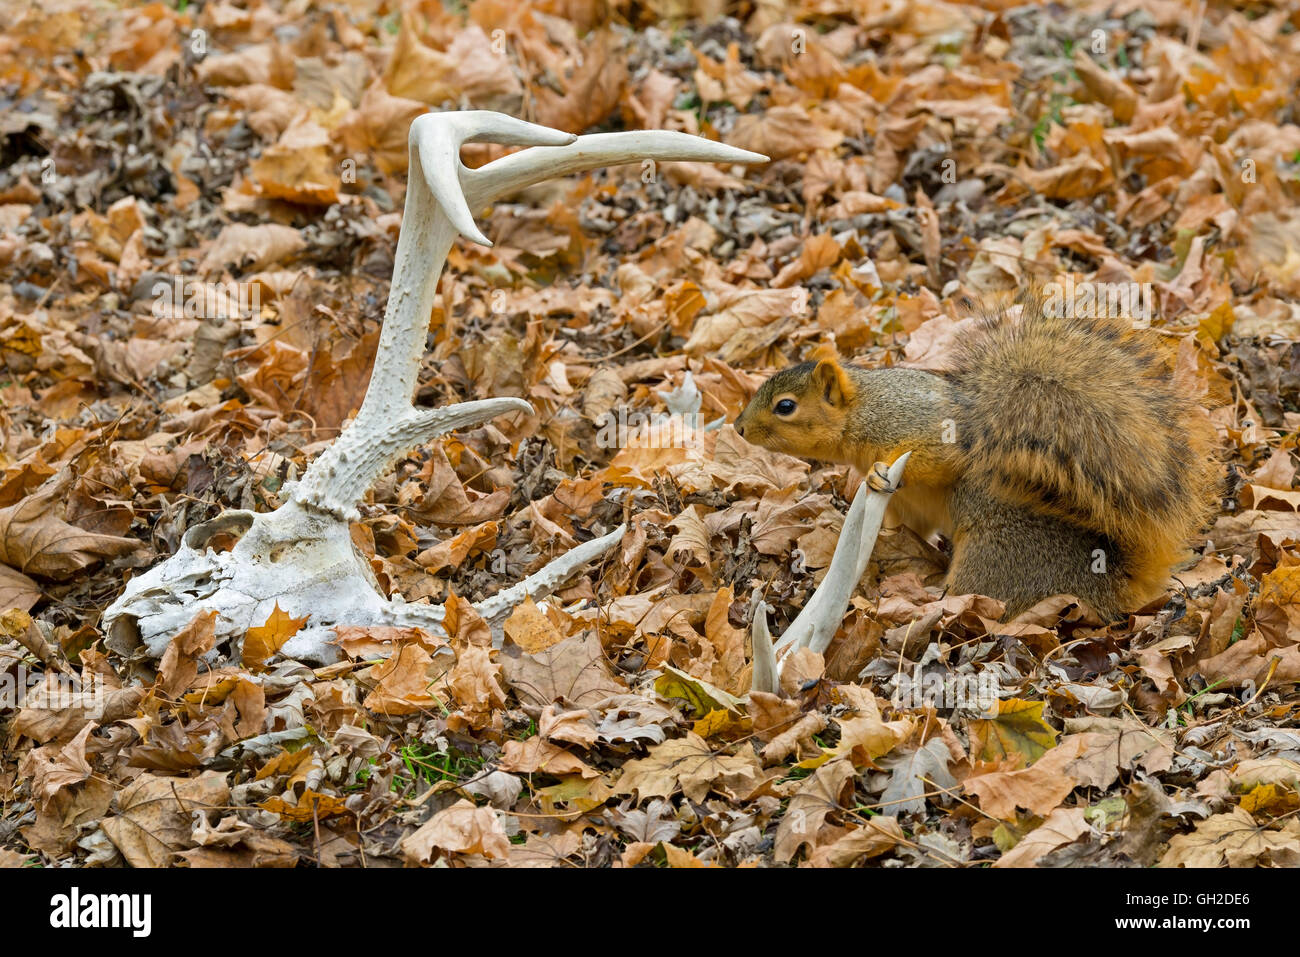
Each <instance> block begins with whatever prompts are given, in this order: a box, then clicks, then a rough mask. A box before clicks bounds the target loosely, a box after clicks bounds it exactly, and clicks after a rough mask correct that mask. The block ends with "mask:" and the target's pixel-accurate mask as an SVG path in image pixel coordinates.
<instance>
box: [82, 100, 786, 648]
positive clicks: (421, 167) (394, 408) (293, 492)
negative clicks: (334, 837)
mask: <svg viewBox="0 0 1300 957" xmlns="http://www.w3.org/2000/svg"><path fill="white" fill-rule="evenodd" d="M481 141H490V142H496V143H505V144H511V145H523V146H530V147H532V148H531V149H527V150H523V151H521V152H518V153H515V154H512V155H510V156H506V157H503V158H501V159H498V160H496V161H494V162H492V163H489V164H487V165H486V166H484V167H482V168H481V169H476V170H470V169H467V168H466V167H465V166H464V165H463V164H462V163H461V161H460V148H461V146H462V145H463V144H465V143H470V142H481ZM409 143H410V159H411V162H410V180H409V185H408V187H407V193H406V208H405V212H404V213H403V221H402V232H401V235H400V237H399V238H398V242H397V253H396V257H395V262H394V267H393V282H392V288H391V291H390V293H389V299H388V308H387V311H386V312H385V315H384V326H383V330H382V332H381V335H380V341H379V349H378V352H377V354H376V358H375V367H374V370H373V372H372V373H371V377H370V384H369V386H368V388H367V390H366V396H365V399H364V400H363V402H362V405H361V409H360V411H359V412H358V413H357V416H356V418H355V419H354V420H353V422H352V424H351V425H350V426H349V427H348V428H347V429H345V430H344V431H343V433H342V434H341V435H339V437H338V438H337V439H336V440H335V441H334V442H333V444H331V445H330V447H329V448H327V449H326V450H325V451H324V452H323V453H322V454H321V455H320V456H319V457H318V458H317V459H316V460H315V461H314V462H312V463H311V465H310V466H309V467H308V468H307V471H306V472H305V473H304V475H303V477H302V480H301V481H300V482H298V483H296V484H295V485H292V486H286V489H285V492H286V495H287V500H286V501H285V503H284V504H283V505H281V506H280V507H279V508H278V509H276V510H275V511H273V512H265V513H256V514H255V513H252V512H246V511H228V512H225V513H223V514H222V515H220V516H218V517H217V518H216V519H214V520H213V521H212V522H208V523H205V524H204V525H201V526H197V527H195V528H192V529H190V530H189V531H188V532H187V533H186V535H185V537H184V541H183V543H182V546H181V548H180V549H179V550H178V551H177V552H176V554H175V555H173V556H172V557H171V558H169V559H167V560H166V561H164V562H162V563H161V564H159V565H156V566H154V567H153V568H152V569H150V570H149V571H148V572H146V573H145V574H143V575H140V576H138V577H136V578H134V579H132V580H131V581H130V582H129V583H128V584H127V587H126V589H125V590H124V591H123V593H122V595H121V596H120V597H119V598H118V599H117V601H115V602H114V603H113V604H112V605H111V606H110V607H109V608H108V609H107V610H106V611H105V612H104V625H105V627H106V629H107V630H108V631H109V632H110V638H109V641H110V644H112V645H113V646H114V647H115V648H117V649H118V650H119V651H121V652H123V653H128V652H129V651H131V650H132V649H133V648H134V647H135V646H136V645H137V644H139V643H141V642H143V644H144V646H145V650H146V653H147V654H149V655H151V656H153V657H158V656H160V655H161V654H162V653H163V651H164V650H165V648H166V646H167V644H168V642H170V640H171V638H172V636H173V635H174V634H175V633H176V632H177V631H178V630H179V629H180V628H181V627H183V626H184V625H185V624H187V623H188V622H189V621H190V620H192V619H193V618H194V616H195V615H196V614H198V613H200V612H203V611H216V612H217V613H218V625H217V628H218V634H219V635H220V636H221V637H223V638H228V637H237V636H238V635H242V634H243V633H244V632H245V631H246V630H247V629H248V628H249V627H250V626H252V625H255V624H261V623H262V622H264V621H266V619H267V617H268V616H269V614H270V613H271V611H272V609H273V608H274V607H276V606H277V605H278V606H279V607H280V608H281V609H282V610H284V611H286V612H288V613H289V614H290V615H294V616H297V617H301V616H304V615H306V616H308V623H307V625H306V627H304V628H303V629H302V630H301V631H300V632H298V634H296V635H294V636H293V638H292V639H290V641H289V643H287V644H286V645H285V646H284V647H283V648H282V651H283V652H284V653H285V654H288V655H293V656H296V657H301V658H305V659H308V660H313V659H314V660H318V661H330V660H333V658H334V657H336V656H337V649H336V648H335V646H334V645H333V638H334V632H333V630H332V626H333V625H336V624H357V625H369V624H412V625H420V626H423V627H428V628H432V629H435V630H441V629H440V625H441V621H442V618H443V609H442V607H441V606H437V605H420V604H408V603H407V602H405V601H404V600H402V598H401V596H400V595H399V596H394V597H393V598H392V599H391V600H390V599H389V598H387V597H385V596H384V595H382V594H381V593H380V591H379V588H378V584H377V582H376V581H375V577H374V575H373V573H372V572H371V570H370V566H369V563H368V562H367V561H366V559H365V558H364V556H362V555H361V554H360V553H359V552H358V551H357V550H356V548H355V546H354V545H353V544H352V541H351V536H350V534H349V529H348V522H349V521H350V520H352V519H355V518H357V516H358V512H357V506H358V504H359V503H360V502H361V501H362V499H363V498H364V496H365V494H366V492H367V490H368V489H369V488H370V487H371V486H372V485H373V484H374V483H375V481H376V480H378V479H379V478H380V476H382V475H383V474H384V472H385V471H387V469H388V468H389V467H390V466H391V465H392V463H393V462H394V461H395V460H396V459H397V458H398V457H400V456H401V455H403V454H405V453H407V452H409V451H410V450H411V449H413V448H415V447H417V446H418V445H420V444H422V443H425V442H428V441H429V440H430V439H432V438H434V437H435V436H438V435H441V434H443V433H445V432H449V431H451V430H453V429H459V428H464V427H466V426H471V425H476V424H478V423H480V422H484V421H487V420H488V419H490V418H492V417H494V416H497V415H501V414H503V413H505V412H532V407H531V406H530V405H529V404H528V403H527V402H525V401H524V400H523V399H519V398H513V397H501V398H491V399H483V400H479V401H476V402H464V403H460V404H458V405H452V406H448V407H446V408H442V409H417V408H415V407H414V405H413V404H412V398H413V396H414V394H415V387H416V384H417V379H418V375H419V369H420V360H421V357H422V356H423V354H424V343H425V337H426V335H427V331H428V323H429V315H430V313H431V311H432V308H433V302H434V297H435V294H436V290H437V286H438V277H439V275H440V273H441V272H442V267H443V264H444V263H445V261H446V258H447V253H448V251H449V250H450V249H451V244H452V243H453V242H454V241H455V239H456V236H457V235H458V234H463V235H465V236H466V237H468V238H469V239H471V240H473V241H474V242H477V243H481V244H483V245H491V243H490V242H489V241H488V240H487V238H486V237H485V236H484V235H483V234H482V232H480V231H479V228H478V226H477V225H476V224H475V223H474V217H473V213H472V210H477V209H481V208H482V207H483V206H484V205H486V204H488V203H490V202H492V201H493V200H495V199H497V198H499V197H501V196H503V195H505V194H507V193H510V192H514V191H516V190H519V189H521V188H523V187H525V186H528V185H531V184H533V183H537V182H541V181H542V180H545V179H549V178H551V177H554V176H563V175H567V174H569V173H573V172H577V171H580V170H588V169H594V168H595V167H598V166H606V165H616V164H620V163H628V162H635V161H643V160H646V159H652V160H705V161H714V162H723V163H757V162H765V161H766V160H767V157H765V156H761V155H760V154H758V153H751V152H749V151H748V150H741V149H737V148H735V147H731V146H725V145H723V144H721V143H714V142H712V141H709V140H705V139H701V138H699V137H693V136H687V135H686V134H683V133H673V132H666V131H649V132H627V133H605V134H597V135H592V136H582V137H575V136H573V135H572V134H570V133H561V132H559V131H557V130H551V129H547V128H546V127H544V126H537V125H535V124H533V123H526V122H524V121H522V120H517V119H515V118H513V117H510V116H505V115H503V114H500V113H490V112H485V111H470V112H462V113H456V112H452V113H431V114H426V115H424V116H420V117H417V118H416V120H415V121H414V122H413V123H412V124H411V131H410V137H409ZM623 531H624V526H621V525H620V526H619V527H618V528H616V529H614V530H613V531H611V532H610V533H609V534H607V535H603V536H600V537H599V538H596V539H594V540H592V541H590V542H586V543H584V544H582V545H579V546H578V547H576V548H574V549H572V550H570V551H569V552H567V553H566V554H564V555H562V556H560V557H559V558H557V559H555V560H554V561H553V562H551V563H550V564H548V565H546V566H545V567H544V568H542V569H541V570H540V571H538V572H536V573H535V574H533V575H530V576H529V577H528V578H526V579H524V580H523V581H522V582H520V583H519V584H517V585H515V586H513V587H510V588H507V589H504V590H502V591H501V592H499V593H498V594H497V595H495V596H494V597H492V598H489V599H487V600H486V601H483V602H481V603H479V605H478V606H476V607H477V610H478V611H479V613H480V614H481V615H483V616H484V618H486V619H488V620H489V621H490V622H492V623H493V624H494V632H495V633H497V636H498V638H499V637H500V635H499V627H500V626H499V622H498V620H499V619H500V618H501V617H503V616H504V615H505V614H506V613H507V612H508V611H509V610H510V608H511V607H513V606H514V605H515V604H517V603H518V602H520V601H522V600H523V599H524V598H525V597H526V596H529V595H537V594H542V593H545V592H547V591H549V590H550V589H552V588H554V587H555V586H556V585H558V584H559V583H560V582H562V581H564V579H566V578H567V577H568V576H569V575H570V574H572V573H573V571H575V570H576V569H577V568H579V567H581V566H582V565H583V564H585V563H587V562H589V561H591V560H592V559H594V558H597V557H599V556H600V555H601V554H603V553H604V552H605V551H607V550H608V549H609V548H611V547H612V546H613V545H614V544H615V543H616V542H617V541H618V540H619V539H620V538H621V537H622V535H623ZM219 532H230V533H234V534H238V535H239V536H240V538H239V540H238V541H237V542H236V544H235V546H234V547H233V548H232V549H231V550H230V551H225V552H218V551H214V550H212V549H211V548H208V547H207V546H208V542H209V541H210V540H211V539H213V538H214V537H215V536H216V534H217V533H219Z"/></svg>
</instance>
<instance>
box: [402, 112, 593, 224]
mask: <svg viewBox="0 0 1300 957" xmlns="http://www.w3.org/2000/svg"><path fill="white" fill-rule="evenodd" d="M408 139H409V142H410V148H411V155H412V157H413V158H414V157H418V158H419V166H420V168H419V173H420V175H422V176H423V178H424V182H425V183H426V184H427V185H428V187H429V192H431V193H432V194H433V197H434V199H435V200H436V201H437V203H438V205H439V206H440V207H442V211H443V213H445V214H446V216H447V218H448V219H449V220H451V224H452V225H453V226H455V227H456V231H457V232H459V233H460V234H461V235H462V236H465V237H466V238H467V239H471V240H473V241H474V242H476V243H478V244H480V245H482V246H491V245H492V241H491V240H490V239H488V238H487V237H486V236H484V235H483V233H482V231H480V230H479V228H478V224H477V223H475V222H474V214H473V213H472V212H471V211H470V208H469V204H468V202H467V201H466V196H465V189H464V180H465V178H466V176H467V175H472V173H473V171H472V170H469V169H467V168H466V167H465V165H464V164H463V163H462V162H461V161H460V148H461V147H462V146H464V145H465V144H466V143H482V142H490V143H505V144H507V145H511V146H548V147H563V146H567V145H568V144H570V143H572V142H573V141H574V140H576V139H577V137H576V136H574V135H573V134H572V133H563V132H561V131H560V130H553V129H550V128H549V127H545V126H538V125H537V124H536V123H528V122H525V121H524V120H518V119H515V118H514V117H513V116H506V115H505V114H503V113H492V112H490V111H488V110H467V111H466V112H463V113H426V114H424V115H423V116H419V117H416V118H415V120H414V121H413V122H412V123H411V132H410V134H409V137H408ZM415 172H416V171H415V170H412V174H413V175H414V174H415ZM555 175H560V174H556V173H554V172H553V171H551V170H549V169H541V170H539V171H538V179H550V178H551V177H552V176H555ZM476 205H477V204H476Z"/></svg>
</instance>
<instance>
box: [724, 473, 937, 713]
mask: <svg viewBox="0 0 1300 957" xmlns="http://www.w3.org/2000/svg"><path fill="white" fill-rule="evenodd" d="M911 454H912V453H911V452H904V453H903V454H902V455H900V456H899V457H898V459H897V461H895V462H894V464H893V465H891V466H889V468H888V469H887V470H886V469H885V468H884V466H883V463H877V464H876V472H875V474H874V475H873V476H872V478H871V479H870V483H871V487H872V491H870V492H868V491H867V485H868V483H867V482H863V483H862V484H861V485H859V486H858V491H857V494H856V495H854V496H853V504H852V505H850V506H849V512H848V514H847V515H845V516H844V526H843V527H842V528H841V529H840V538H839V541H838V542H836V543H835V554H834V555H832V556H831V564H830V567H829V568H828V569H826V577H825V578H823V579H822V583H821V584H820V585H819V586H817V590H816V591H815V592H813V596H812V598H810V599H809V600H808V604H806V605H805V606H804V608H803V611H801V612H799V614H798V616H797V617H796V618H795V620H794V621H792V622H791V623H790V627H789V628H787V629H786V630H785V634H784V635H782V636H781V637H780V639H778V640H777V641H776V643H775V644H773V642H772V637H771V634H770V633H769V632H768V630H767V611H768V608H767V603H766V602H764V601H761V600H760V601H759V602H758V603H757V605H755V607H754V620H753V623H752V624H751V626H750V638H751V639H752V642H753V645H754V676H753V679H752V680H751V682H750V687H751V689H752V690H754V691H767V692H771V693H774V694H775V693H777V692H779V691H780V689H781V668H782V665H784V664H785V658H784V654H785V653H786V652H787V651H788V650H791V649H793V648H810V649H811V650H813V651H815V652H818V653H819V654H820V653H821V652H824V651H825V650H826V649H827V648H828V647H829V646H830V643H831V639H832V638H834V637H835V630H836V629H837V628H838V627H839V625H840V621H841V620H842V619H843V618H844V612H845V610H846V609H847V608H848V607H849V598H850V597H851V596H852V594H853V589H854V588H855V587H856V586H857V584H858V581H859V579H861V578H862V575H863V573H864V572H865V571H866V570H867V562H868V561H870V560H871V551H872V549H874V548H875V547H876V537H877V536H878V535H879V534H880V523H881V522H882V521H883V520H884V518H885V506H887V505H888V504H889V498H890V496H891V495H893V494H894V492H896V491H897V490H898V486H899V483H900V482H902V479H903V469H904V467H905V466H906V465H907V460H908V458H909V457H910V456H911ZM778 656H781V660H780V661H779V662H778V660H777V659H778Z"/></svg>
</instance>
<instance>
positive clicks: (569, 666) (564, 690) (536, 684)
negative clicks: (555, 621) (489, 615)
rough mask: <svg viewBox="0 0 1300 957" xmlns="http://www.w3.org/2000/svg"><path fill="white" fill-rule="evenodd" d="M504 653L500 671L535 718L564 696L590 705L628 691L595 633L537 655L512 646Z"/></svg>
mask: <svg viewBox="0 0 1300 957" xmlns="http://www.w3.org/2000/svg"><path fill="white" fill-rule="evenodd" d="M502 654H503V658H502V662H501V673H502V675H503V676H504V677H505V680H506V684H508V685H509V686H510V687H511V688H513V689H514V690H515V693H516V694H517V695H518V696H519V701H520V704H522V705H523V707H524V710H525V711H527V712H528V713H529V714H530V715H533V716H534V717H536V716H537V715H539V714H541V712H542V709H543V708H545V707H546V706H547V705H549V704H552V703H554V702H556V701H559V700H560V699H561V698H563V699H564V700H565V701H567V702H568V703H569V704H571V705H577V706H580V707H591V706H593V705H596V704H598V703H599V702H601V701H603V700H605V699H606V698H608V697H610V696H611V695H617V694H622V693H624V692H626V691H627V687H626V686H625V685H624V684H623V683H622V682H621V681H618V680H617V679H616V678H615V677H614V676H613V675H612V674H611V673H610V670H609V664H608V663H607V662H606V660H605V652H604V649H602V648H601V645H600V639H599V638H598V637H596V634H595V632H585V633H584V634H581V635H573V636H572V637H570V638H566V639H564V640H563V641H561V642H558V643H556V644H554V645H550V646H549V647H546V648H543V649H542V650H541V651H539V652H537V653H536V654H525V653H524V652H523V651H522V650H521V649H519V648H517V647H514V646H512V645H507V646H506V647H505V648H504V649H503V652H502Z"/></svg>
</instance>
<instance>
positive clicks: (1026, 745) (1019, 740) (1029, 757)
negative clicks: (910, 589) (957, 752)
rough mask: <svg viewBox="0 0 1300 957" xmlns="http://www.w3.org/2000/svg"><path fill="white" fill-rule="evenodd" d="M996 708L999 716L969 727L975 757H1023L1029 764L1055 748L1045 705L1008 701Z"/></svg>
mask: <svg viewBox="0 0 1300 957" xmlns="http://www.w3.org/2000/svg"><path fill="white" fill-rule="evenodd" d="M997 705H998V714H997V717H995V718H977V719H975V720H972V721H971V722H970V723H969V724H968V725H967V728H968V731H969V733H970V750H971V757H972V758H974V759H975V760H977V761H1002V760H1005V759H1006V758H1009V757H1013V756H1015V755H1020V756H1022V757H1023V760H1024V764H1025V765H1030V764H1033V763H1034V762H1035V761H1037V760H1038V759H1039V758H1040V757H1042V756H1043V754H1044V753H1046V752H1047V751H1048V749H1050V748H1053V747H1055V746H1056V729H1055V728H1053V727H1052V726H1051V725H1049V724H1047V723H1046V722H1045V721H1044V720H1043V705H1044V702H1042V701H1024V700H1021V699H1020V698H1008V699H1005V700H1002V701H999V702H998V703H997Z"/></svg>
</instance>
